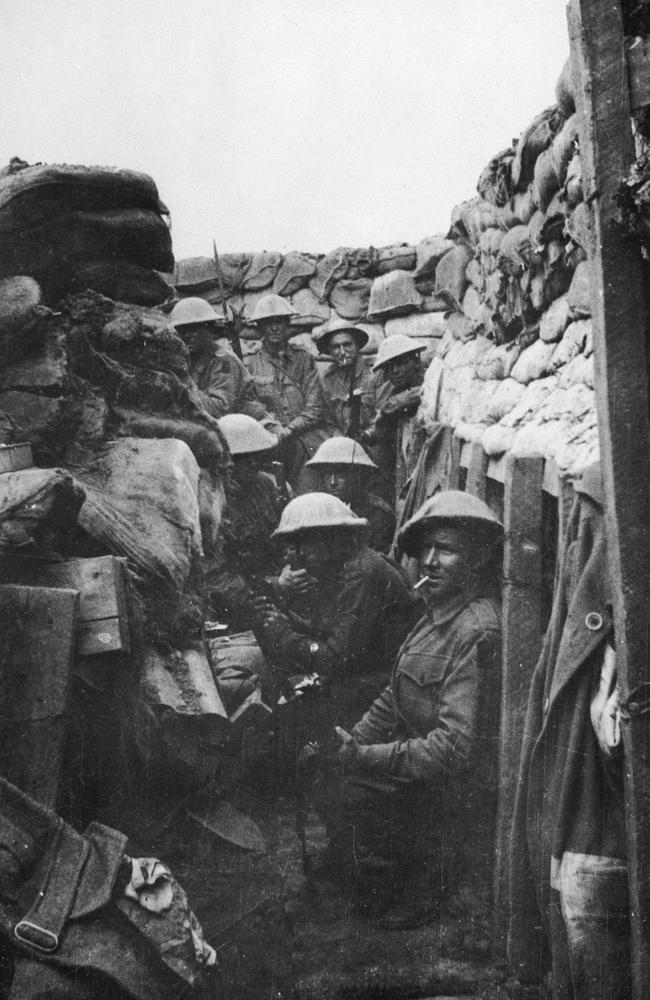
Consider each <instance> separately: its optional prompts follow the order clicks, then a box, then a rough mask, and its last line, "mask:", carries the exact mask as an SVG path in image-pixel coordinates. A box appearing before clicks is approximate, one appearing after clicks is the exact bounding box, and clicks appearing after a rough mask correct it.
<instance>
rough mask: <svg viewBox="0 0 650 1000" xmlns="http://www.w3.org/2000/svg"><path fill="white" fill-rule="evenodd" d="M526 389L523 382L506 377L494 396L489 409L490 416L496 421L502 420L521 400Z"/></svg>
mask: <svg viewBox="0 0 650 1000" xmlns="http://www.w3.org/2000/svg"><path fill="white" fill-rule="evenodd" d="M525 391H526V386H525V385H524V384H523V382H517V380H516V379H514V378H504V380H503V381H502V382H501V383H500V384H499V386H498V388H497V390H496V392H495V393H494V396H493V397H492V400H491V402H490V408H489V410H488V418H489V419H490V420H493V421H495V422H498V421H499V420H501V419H502V418H503V417H505V416H506V414H507V413H510V412H511V411H512V410H514V408H515V406H516V405H517V403H519V402H520V401H521V399H522V397H523V395H524V393H525Z"/></svg>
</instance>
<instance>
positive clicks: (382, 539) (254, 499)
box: [172, 295, 502, 929]
mask: <svg viewBox="0 0 650 1000" xmlns="http://www.w3.org/2000/svg"><path fill="white" fill-rule="evenodd" d="M187 301H191V300H185V302H187ZM203 305H207V304H206V303H204V304H203ZM183 306H184V307H185V309H186V310H187V306H186V305H185V304H184V303H180V304H179V306H177V307H176V310H175V312H176V316H175V317H174V316H172V319H173V320H175V325H176V327H177V329H178V330H179V332H180V333H181V334H182V336H183V337H184V339H185V341H186V343H187V345H188V348H189V351H190V356H191V365H192V370H193V373H194V378H195V380H196V382H197V385H198V388H199V389H200V390H201V391H202V392H203V393H204V395H205V396H206V405H207V406H209V407H210V408H211V412H212V413H213V414H215V415H217V414H218V416H219V418H220V426H221V429H222V431H223V434H224V437H225V439H226V441H227V443H228V446H229V450H230V453H231V456H232V468H231V470H230V473H229V476H228V480H227V483H226V507H225V511H224V516H223V519H222V525H221V535H220V540H219V544H218V545H217V547H216V549H215V550H214V551H213V553H212V554H211V555H210V556H209V557H208V558H206V561H205V567H204V569H205V583H206V592H207V593H208V595H209V599H210V603H211V607H212V609H213V612H214V616H215V617H216V618H218V620H219V621H220V622H223V623H226V624H227V625H228V627H229V629H230V631H231V634H233V635H234V634H236V633H239V634H242V633H247V634H248V636H249V638H250V646H249V649H250V650H251V659H250V661H249V662H248V663H245V662H244V663H242V664H240V665H241V667H242V669H243V670H244V671H245V670H246V669H247V668H248V669H249V671H250V674H251V675H253V674H254V675H255V676H256V678H257V679H259V685H260V689H261V691H262V696H263V699H264V701H265V702H266V703H267V704H268V705H270V706H278V705H279V704H282V703H285V704H286V702H287V699H291V697H292V694H293V695H295V693H296V691H300V685H301V681H304V680H312V681H313V680H314V679H316V680H317V685H318V687H319V688H321V689H323V690H324V695H323V700H322V702H320V705H319V709H318V711H317V712H315V713H314V714H313V715H312V716H309V715H307V723H308V724H307V726H306V727H305V725H304V723H305V718H304V717H303V719H302V726H299V725H296V722H295V720H296V716H290V718H291V720H292V721H291V723H290V725H289V726H286V725H285V727H284V738H285V741H286V742H287V743H288V744H289V745H290V748H291V752H292V753H293V762H294V764H295V767H296V773H297V774H298V775H300V776H301V778H304V780H305V781H306V785H307V797H308V799H309V801H310V802H311V803H312V805H313V806H314V807H315V808H316V810H317V812H318V813H319V815H320V816H321V818H322V819H323V821H324V822H325V825H326V829H327V832H328V835H329V846H328V848H327V850H326V852H325V854H324V856H323V857H322V858H321V859H320V862H319V863H317V864H312V865H311V876H312V877H313V878H314V879H318V878H324V879H328V880H335V881H338V882H341V883H342V884H343V885H344V886H345V887H346V889H347V891H349V893H350V895H351V904H352V905H353V906H354V907H355V908H356V909H357V911H358V912H360V913H362V914H364V915H367V916H371V917H373V918H375V919H378V920H380V921H381V922H382V923H383V924H384V926H387V927H390V928H394V929H399V928H407V927H413V926H418V925H419V924H421V923H424V922H427V921H428V920H429V919H431V917H432V915H433V913H434V912H436V911H437V909H438V907H439V902H440V898H441V895H443V894H444V892H446V891H447V889H448V888H449V887H450V886H451V885H453V884H455V882H456V880H457V876H458V875H459V873H460V872H461V871H467V863H468V862H467V858H468V856H469V855H467V854H464V853H463V852H464V851H465V849H466V847H467V844H466V843H465V840H467V839H468V838H459V837H458V835H457V831H458V830H459V829H465V830H466V831H468V832H469V833H471V837H469V840H471V841H472V843H471V851H470V854H471V859H472V860H471V862H470V867H471V869H472V875H473V876H474V875H475V874H476V866H477V865H478V866H479V867H481V864H482V862H481V860H480V859H481V858H483V859H484V860H483V864H484V865H485V870H486V871H488V870H489V862H488V860H487V853H486V852H487V851H489V847H490V845H491V837H490V824H491V823H492V822H493V818H494V800H495V794H496V778H495V773H496V769H495V753H494V747H495V740H494V725H495V718H496V715H495V713H496V712H497V711H498V707H497V703H498V690H499V683H498V678H499V657H500V653H499V648H500V621H499V612H498V604H497V603H496V601H497V594H498V577H499V570H500V555H499V551H500V544H501V536H502V527H501V524H500V522H499V521H498V519H497V518H496V516H495V515H494V514H493V513H492V511H491V510H490V509H489V507H487V506H486V505H485V504H484V503H482V501H480V500H478V499H476V498H474V497H472V496H469V495H468V494H465V493H461V492H456V491H448V492H444V493H439V494H437V495H436V496H434V497H433V498H431V499H430V500H428V501H427V502H426V503H425V504H424V505H423V506H422V507H421V508H420V510H418V511H417V512H416V513H415V515H414V516H413V517H412V518H411V519H410V520H409V521H408V522H407V523H406V524H405V525H404V526H403V527H402V528H401V530H400V531H399V532H398V535H397V538H396V539H394V534H395V517H394V512H393V509H392V507H391V504H390V503H389V502H387V499H385V498H382V497H381V496H378V495H377V494H376V493H375V492H374V491H373V492H371V488H372V482H373V480H374V481H375V482H379V483H381V478H382V472H383V473H384V475H386V473H387V471H388V470H389V469H390V459H387V457H386V456H387V455H390V451H391V448H392V449H393V451H394V447H395V438H396V436H397V433H398V426H399V421H400V420H401V419H403V418H404V417H409V416H410V415H412V414H413V412H414V411H415V409H416V408H417V405H418V403H419V396H420V385H421V382H422V369H421V364H420V353H421V351H422V345H421V344H419V343H418V342H415V341H412V340H410V339H409V338H406V337H392V338H387V340H385V341H384V342H383V343H382V345H381V348H380V352H379V354H378V356H377V359H376V361H375V363H374V365H373V370H370V368H369V367H368V365H367V362H366V359H365V358H364V357H363V356H362V355H361V354H360V351H361V349H362V348H363V346H364V345H365V344H366V342H367V335H366V333H365V331H364V330H362V329H361V328H358V327H355V326H354V325H353V324H350V323H346V322H344V321H340V320H337V321H335V322H332V323H330V324H328V325H327V326H326V327H325V330H324V331H323V332H322V333H321V335H320V337H319V338H318V341H317V344H318V348H319V351H320V352H321V356H322V355H325V354H326V355H327V357H329V358H330V359H331V361H330V364H329V366H328V368H327V370H326V371H325V373H324V375H323V376H322V377H321V376H319V374H318V372H317V370H316V365H315V362H314V360H313V358H312V356H311V355H309V354H308V353H307V352H306V351H304V350H302V349H300V348H298V347H295V346H293V345H292V344H289V343H288V341H289V338H290V337H291V336H292V335H293V333H294V328H292V327H291V313H292V310H291V307H290V306H289V305H288V304H287V303H286V302H285V301H284V300H283V299H281V298H280V297H279V296H275V295H269V296H266V297H264V298H262V299H261V300H260V302H259V303H258V306H257V309H256V312H255V315H254V319H255V322H256V325H257V327H258V329H259V333H260V346H259V349H258V350H257V351H256V353H254V354H253V355H250V356H249V358H248V359H247V370H246V369H244V367H243V366H242V364H241V362H240V361H239V360H238V359H237V358H236V357H235V356H234V354H233V353H232V352H231V351H229V350H228V349H226V348H225V347H217V348H216V349H215V347H214V334H215V327H216V326H217V319H216V315H215V316H214V317H213V318H210V319H206V320H205V321H203V322H201V323H197V322H191V323H188V322H186V319H187V318H188V317H190V318H192V315H194V316H196V315H197V314H199V315H200V313H198V310H197V312H195V313H194V314H192V312H191V311H189V310H188V311H187V312H185V313H183V312H181V314H180V320H181V322H179V312H178V311H180V310H181V307H183ZM207 308H208V309H210V307H209V306H208V307H207ZM203 314H204V315H206V316H208V315H209V314H208V313H207V312H205V310H204V313H203ZM217 332H218V331H217ZM209 339H210V343H211V346H208V341H209ZM364 444H365V445H366V447H367V448H368V450H371V449H373V448H375V449H377V450H376V451H375V452H373V453H374V454H375V456H376V457H377V458H378V461H377V462H376V461H374V460H373V458H371V457H370V455H369V454H368V452H367V451H366V450H365V448H364ZM274 463H275V464H274ZM278 463H280V464H278ZM378 466H379V468H378ZM278 468H279V469H280V470H281V471H280V472H279V473H278V471H277V470H278ZM380 489H381V487H380ZM294 494H297V495H294ZM391 496H394V491H393V492H391V489H388V490H386V489H384V497H391ZM389 549H390V550H391V551H392V552H394V553H395V554H396V555H397V556H398V557H399V556H400V555H401V554H403V555H405V556H408V557H410V559H411V560H415V562H416V564H417V566H418V568H419V572H420V577H421V579H420V581H419V584H418V585H417V586H416V587H413V585H412V581H411V579H410V578H409V576H408V575H407V573H406V571H405V570H404V569H403V568H402V566H401V565H400V564H399V563H398V562H397V561H394V559H392V558H390V557H389V556H388V555H387V552H388V550H389ZM217 680H219V670H218V666H217ZM296 682H297V683H296ZM302 690H303V692H304V690H305V689H304V688H303V689H302ZM301 693H302V692H301ZM308 702H309V698H305V699H304V700H303V704H305V705H306V704H307V703H308ZM276 710H277V709H276ZM310 719H311V721H312V722H313V728H312V730H311V731H310V729H309V721H310ZM323 722H325V725H323ZM280 728H282V727H280ZM298 733H299V734H300V735H298ZM305 737H306V739H305ZM302 744H306V745H305V746H304V747H303V746H302ZM285 749H286V747H285ZM453 831H456V832H453ZM452 845H453V849H452ZM488 881H489V878H488Z"/></svg>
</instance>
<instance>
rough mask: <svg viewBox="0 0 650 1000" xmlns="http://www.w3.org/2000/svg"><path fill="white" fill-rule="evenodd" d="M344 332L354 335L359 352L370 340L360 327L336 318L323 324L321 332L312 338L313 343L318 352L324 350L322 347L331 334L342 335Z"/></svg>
mask: <svg viewBox="0 0 650 1000" xmlns="http://www.w3.org/2000/svg"><path fill="white" fill-rule="evenodd" d="M344 330H346V331H349V332H350V333H353V334H354V337H355V339H356V342H357V344H358V345H359V350H361V348H362V347H365V346H366V344H367V343H368V341H369V339H370V338H369V337H368V334H367V333H366V331H365V330H362V329H361V327H358V326H355V325H354V323H350V321H349V320H347V319H341V318H340V316H337V317H336V318H335V319H330V320H328V321H327V323H325V324H323V326H322V328H321V332H320V333H319V334H318V336H317V337H314V343H315V344H316V346H317V348H318V350H319V351H322V350H324V349H325V348H324V345H325V343H326V341H327V340H328V339H329V337H331V336H332V334H333V333H343V331H344Z"/></svg>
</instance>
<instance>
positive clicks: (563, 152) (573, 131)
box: [551, 115, 580, 187]
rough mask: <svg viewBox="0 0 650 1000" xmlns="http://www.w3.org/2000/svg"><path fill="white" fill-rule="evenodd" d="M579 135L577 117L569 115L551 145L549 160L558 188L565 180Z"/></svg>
mask: <svg viewBox="0 0 650 1000" xmlns="http://www.w3.org/2000/svg"><path fill="white" fill-rule="evenodd" d="M579 134H580V130H579V119H578V115H571V117H570V118H568V119H567V120H566V121H565V123H564V125H563V126H562V128H561V130H560V131H559V132H558V134H557V135H556V136H555V138H554V139H553V142H552V143H551V160H552V161H553V167H554V169H555V173H556V174H557V178H558V181H559V186H560V187H561V186H562V185H563V184H564V182H565V180H566V175H567V170H568V168H569V163H570V162H571V160H572V158H573V156H574V154H575V152H576V143H577V141H578V137H579Z"/></svg>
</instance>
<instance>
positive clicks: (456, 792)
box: [304, 491, 502, 929]
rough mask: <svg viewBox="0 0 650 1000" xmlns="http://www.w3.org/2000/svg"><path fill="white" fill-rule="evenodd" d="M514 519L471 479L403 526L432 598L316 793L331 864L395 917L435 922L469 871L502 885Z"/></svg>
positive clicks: (358, 894)
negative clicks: (508, 582) (506, 596)
mask: <svg viewBox="0 0 650 1000" xmlns="http://www.w3.org/2000/svg"><path fill="white" fill-rule="evenodd" d="M501 536H502V527H501V524H500V523H499V521H498V520H497V518H496V517H495V516H494V515H493V514H492V512H491V511H490V509H489V508H488V507H487V506H486V505H485V504H484V503H482V502H481V501H480V500H477V499H476V498H475V497H472V496H470V495H468V494H466V493H461V492H458V491H447V492H443V493H438V494H437V495H435V496H434V497H432V498H431V499H429V500H427V501H426V502H425V503H424V504H423V506H422V507H421V508H420V509H419V510H418V511H417V513H416V514H415V515H414V516H413V517H412V518H411V520H410V521H408V522H407V523H406V524H405V525H404V527H403V528H402V530H401V532H400V536H399V537H400V542H401V545H402V547H403V548H404V549H405V551H406V552H408V553H409V554H410V555H413V556H415V557H416V558H417V559H418V561H419V566H420V572H421V574H422V581H421V583H420V589H421V590H422V592H423V594H424V597H425V600H426V605H427V608H426V611H425V614H424V615H423V616H422V618H421V619H420V620H419V622H418V623H417V625H415V627H414V628H413V630H412V631H411V632H410V633H409V635H408V636H407V638H406V639H405V641H404V642H403V644H402V646H401V648H400V650H399V654H398V656H397V658H396V662H395V665H394V668H393V674H392V679H391V682H390V684H389V685H388V687H386V689H385V690H384V692H383V694H382V695H381V696H380V697H379V698H377V700H376V701H375V702H374V703H373V705H372V706H371V707H370V709H369V710H368V711H367V712H366V714H365V715H364V716H363V717H362V718H361V720H360V721H359V722H357V724H356V725H355V726H354V728H353V729H352V731H351V732H350V733H348V732H346V731H345V730H344V729H341V728H338V729H337V730H336V736H337V741H338V746H337V747H336V748H335V749H329V750H327V751H326V752H323V753H321V754H319V753H318V752H314V748H310V747H308V748H306V749H307V751H308V752H307V753H305V755H304V759H305V761H311V762H313V763H316V764H318V769H317V771H316V774H315V777H314V780H313V783H312V787H311V792H310V796H311V800H312V802H313V804H314V805H315V807H316V809H317V811H318V812H319V814H320V815H321V817H322V818H323V820H324V821H325V824H326V827H327V831H328V833H329V837H330V840H329V846H328V848H327V851H326V854H325V858H324V863H323V865H322V866H321V868H320V871H319V872H317V874H320V875H321V876H322V875H325V876H327V877H328V878H333V879H335V880H337V881H339V882H343V884H344V885H345V886H346V887H347V889H348V890H349V891H350V893H351V894H352V901H353V905H354V906H355V907H356V908H357V911H358V912H361V913H363V914H367V915H372V916H375V917H378V918H379V920H380V923H381V924H382V926H385V927H388V928H392V929H406V928H409V927H416V926H419V925H421V924H423V923H427V922H429V921H430V920H431V918H432V917H433V916H434V915H435V914H436V913H437V912H438V911H439V907H440V900H441V897H442V895H443V894H444V893H445V892H447V891H448V890H449V889H450V888H451V887H452V886H453V885H455V884H456V882H457V880H458V878H459V877H460V874H461V873H462V872H464V873H465V874H466V875H467V876H468V877H469V878H470V880H471V883H472V884H473V885H474V886H475V885H476V884H477V883H481V881H482V882H483V884H485V883H487V885H489V872H490V858H491V853H492V844H493V836H492V833H493V829H492V824H493V818H494V807H495V798H496V777H495V771H496V767H495V759H496V755H495V747H496V742H497V740H496V734H497V725H496V722H497V711H498V698H499V667H500V614H499V606H498V604H497V601H496V599H495V593H496V585H497V570H498V569H500V552H499V550H500V542H501Z"/></svg>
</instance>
